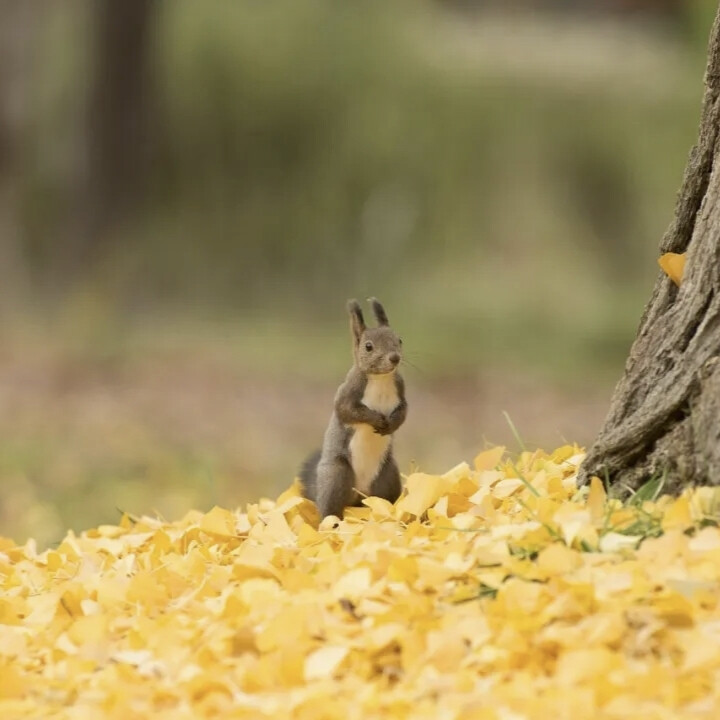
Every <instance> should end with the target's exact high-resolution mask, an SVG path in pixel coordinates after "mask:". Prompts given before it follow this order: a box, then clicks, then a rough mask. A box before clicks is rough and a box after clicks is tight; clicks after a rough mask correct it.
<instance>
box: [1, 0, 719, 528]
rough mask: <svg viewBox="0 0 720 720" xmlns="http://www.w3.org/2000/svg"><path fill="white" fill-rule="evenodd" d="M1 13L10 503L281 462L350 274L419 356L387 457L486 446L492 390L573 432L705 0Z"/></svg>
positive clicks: (646, 206) (57, 501) (204, 477)
mask: <svg viewBox="0 0 720 720" xmlns="http://www.w3.org/2000/svg"><path fill="white" fill-rule="evenodd" d="M0 9H2V17H3V22H2V24H1V25H0V284H1V286H2V290H1V292H2V297H3V302H2V304H0V333H2V338H0V438H1V439H0V479H2V480H4V481H6V483H7V484H9V485H12V486H13V487H14V488H15V489H16V493H17V497H15V499H13V498H12V497H10V498H9V499H8V498H5V500H4V503H0V510H1V511H0V518H2V517H6V518H8V517H12V518H20V519H19V520H18V521H17V523H16V524H15V525H11V526H10V530H13V528H19V530H17V531H18V532H25V531H28V529H32V528H35V527H36V526H38V525H43V523H44V527H46V528H47V527H51V526H53V523H54V526H55V527H62V526H63V525H64V524H67V523H71V522H83V523H84V522H85V521H88V522H97V517H98V515H102V514H103V513H107V512H109V511H112V512H114V509H113V507H114V505H118V504H123V503H124V504H125V509H128V510H131V511H137V510H145V509H146V505H145V503H146V502H148V498H153V497H155V495H157V497H158V498H159V504H158V506H159V507H160V508H161V509H163V510H164V511H167V512H169V511H170V510H168V508H172V509H173V511H176V510H177V509H178V508H182V507H186V506H187V505H188V504H190V503H196V504H198V503H200V502H201V498H205V497H206V496H208V497H209V495H212V494H213V493H214V497H215V499H218V500H223V501H225V502H227V503H230V502H235V501H237V500H238V498H240V497H247V496H250V495H256V494H257V493H258V492H259V490H258V487H259V486H260V483H265V484H266V485H267V484H268V483H270V486H271V487H268V490H267V492H271V490H273V491H274V490H275V489H277V488H279V487H280V486H282V484H283V483H284V482H285V480H286V479H287V477H288V476H289V475H290V474H291V473H292V471H293V468H294V466H295V463H296V462H297V458H298V457H301V456H303V455H304V454H305V451H306V449H307V445H308V443H314V442H317V441H318V437H317V436H318V433H320V432H321V431H322V427H323V426H324V422H325V420H326V418H325V415H326V414H327V408H326V407H325V405H324V403H323V402H321V401H319V400H316V395H318V393H319V395H318V397H321V398H324V397H325V396H326V395H327V396H328V397H331V396H332V392H333V391H334V388H335V385H336V382H335V381H336V379H338V376H339V375H341V374H342V373H343V372H344V371H345V369H346V367H345V366H346V364H347V358H348V350H347V347H346V337H345V332H344V331H345V322H344V314H343V307H344V301H345V299H346V298H347V297H350V296H358V297H363V296H368V295H371V294H372V295H377V296H378V297H381V298H382V299H383V301H384V302H385V304H386V305H387V306H388V308H389V310H391V312H392V320H393V324H394V325H396V326H397V327H399V328H402V329H403V334H404V335H405V336H406V337H407V338H409V341H406V345H407V346H408V348H409V352H410V353H412V354H411V355H410V357H409V359H410V360H411V361H412V362H413V363H415V364H417V365H418V366H419V367H420V369H421V370H420V371H418V374H417V375H416V376H415V377H414V378H413V377H411V378H410V381H411V384H412V387H411V389H412V388H414V389H415V393H416V394H415V395H414V397H415V405H414V406H413V407H414V408H415V414H414V415H413V413H412V412H411V417H410V420H409V422H408V427H407V429H406V435H407V446H406V448H405V449H403V447H402V445H401V447H400V448H399V452H400V457H401V460H402V459H403V457H404V459H405V461H406V462H409V460H410V458H413V459H415V460H417V461H418V462H420V463H438V464H439V463H441V462H445V461H446V459H447V461H449V462H456V460H457V456H458V453H466V452H470V451H471V450H474V449H476V448H477V445H478V443H479V442H481V439H482V436H483V435H484V434H488V433H490V434H491V436H492V439H494V440H497V441H502V439H503V436H502V435H501V432H500V431H499V430H498V424H497V422H496V420H495V418H497V417H500V420H502V418H501V413H500V411H501V410H502V409H508V410H510V411H511V414H512V415H513V417H514V418H515V419H516V420H517V422H518V424H519V425H520V427H521V429H522V428H523V427H525V428H527V429H528V433H529V439H530V440H538V441H543V440H544V439H545V438H546V435H545V434H544V433H547V432H553V433H555V435H553V437H554V438H555V437H557V435H558V434H559V433H560V432H561V431H562V432H566V433H567V434H568V435H570V436H571V437H570V439H577V440H579V441H581V442H584V441H587V440H589V439H591V438H592V436H593V433H594V430H595V428H596V427H597V423H599V419H600V417H601V416H602V413H603V412H604V403H605V402H606V397H605V394H606V393H607V392H608V388H609V385H610V383H611V382H612V380H613V378H615V377H616V376H617V373H618V368H619V367H620V366H621V364H622V361H623V359H624V357H625V354H626V351H627V348H628V347H629V344H630V342H631V339H632V337H633V333H634V330H635V325H636V322H637V317H638V311H639V308H641V307H642V304H643V302H644V300H645V298H646V296H647V293H648V290H649V287H650V286H651V284H652V281H653V278H654V277H655V274H656V264H655V257H656V254H657V241H658V238H659V237H660V235H661V233H662V231H663V229H664V227H665V226H666V224H667V221H668V208H669V207H671V203H672V197H673V196H674V194H675V191H676V188H677V185H678V182H679V178H680V176H681V172H682V167H683V165H684V161H685V157H686V153H687V148H688V147H689V146H690V144H691V142H692V140H693V138H694V133H695V128H696V125H697V117H698V112H699V102H700V94H701V87H700V86H699V84H698V83H697V78H698V77H699V75H700V73H701V68H702V66H703V62H704V48H705V44H706V40H707V34H708V30H709V27H710V22H711V20H712V15H713V12H714V9H715V3H713V2H710V0H692V1H688V2H679V1H676V2H672V1H671V0H657V1H655V2H652V1H651V0H614V1H613V2H612V3H608V2H600V1H599V0H597V1H593V0H546V1H544V2H543V1H540V0H538V1H536V2H532V1H531V0H523V1H520V0H517V1H516V2H513V3H507V2H494V1H491V0H486V1H481V0H477V1H476V2H471V1H470V0H465V1H463V2H457V1H450V0H436V1H434V2H431V1H430V0H426V1H425V2H417V0H412V1H411V0H392V1H391V2H388V1H385V2H379V1H374V0H370V1H369V2H366V3H362V4H357V3H337V2H331V1H330V0H307V1H301V2H298V0H277V2H273V3H250V2H244V3H230V2H222V1H221V0H217V1H214V2H205V3H197V2H192V1H191V0H176V1H175V2H172V3H163V4H157V3H152V2H149V0H97V1H96V2H89V1H88V0H67V2H64V3H62V4H60V5H58V4H56V3H51V2H49V0H36V1H35V2H32V3H28V2H23V0H2V2H1V4H0ZM658 78H660V79H661V81H660V82H658V81H657V79H658ZM213 383H215V384H213ZM313 383H315V385H313ZM310 387H312V388H313V389H312V392H311V391H310V390H309V389H308V388H310ZM258 388H263V391H262V392H260V391H259V390H257V389H258ZM579 388H582V390H581V391H580V390H579ZM183 393H185V394H183ZM578 393H580V395H581V399H579V400H578V399H575V398H576V397H579V396H578ZM411 394H412V393H411ZM237 398H242V402H240V401H239V400H237ZM290 398H293V399H294V400H293V402H290ZM592 398H596V399H597V398H600V400H601V402H598V403H596V405H597V407H596V405H594V404H593V403H594V402H595V401H594V400H592ZM289 408H290V409H289ZM298 408H299V409H298ZM288 415H289V416H290V417H287V416H288ZM413 423H416V425H413ZM413 428H415V429H413ZM443 438H444V439H443ZM401 442H402V439H401ZM278 447H282V448H283V449H282V451H279V450H278ZM403 453H405V455H404V456H403ZM208 478H212V481H210V480H208ZM207 483H211V485H212V486H213V487H214V488H215V490H213V493H210V492H209V491H208V492H207V493H206V492H205V490H202V489H201V488H206V484H207ZM238 487H241V488H242V492H241V491H240V490H238V489H237V488H238ZM262 487H263V488H264V487H265V485H262ZM143 488H145V489H143ZM160 488H165V489H164V490H163V489H160ZM23 493H24V494H23ZM144 493H145V494H144ZM148 493H150V494H148ZM173 493H175V495H174V497H175V498H176V499H175V500H174V501H172V502H170V500H167V498H168V497H170V495H172V494H173ZM178 493H179V494H178ZM163 498H165V500H163ZM178 498H179V499H178ZM165 501H167V502H166V503H165V504H163V502H165ZM202 502H204V500H202ZM173 503H174V504H173ZM21 508H35V509H37V508H44V509H42V511H40V510H38V513H39V515H37V517H40V518H44V520H43V521H42V522H40V520H37V518H36V519H34V520H33V519H27V518H28V517H30V516H29V515H27V513H26V510H23V509H21ZM108 508H110V510H109V509H108ZM27 512H30V511H29V510H27ZM23 513H26V515H27V517H26V515H23ZM43 513H44V514H43ZM51 515H52V517H54V518H55V519H54V520H53V521H52V522H51V521H50V520H48V518H49V517H50V516H51ZM23 517H25V519H24V520H23V519H22V518H23ZM33 517H34V516H33ZM10 530H8V531H7V532H10ZM13 531H14V530H13ZM0 532H2V530H0ZM48 532H49V531H48ZM50 534H51V533H50Z"/></svg>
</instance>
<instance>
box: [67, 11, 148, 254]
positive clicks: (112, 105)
mask: <svg viewBox="0 0 720 720" xmlns="http://www.w3.org/2000/svg"><path fill="white" fill-rule="evenodd" d="M92 11H93V14H94V19H95V25H94V30H95V37H94V38H93V40H94V67H93V76H92V77H91V85H90V92H89V102H88V106H89V107H88V110H89V118H88V133H87V145H88V148H87V149H88V152H87V173H86V184H85V187H84V198H83V200H84V202H83V204H84V206H85V218H84V220H85V232H84V233H83V237H82V242H81V244H80V247H78V248H76V250H77V251H78V254H79V256H80V257H79V258H76V260H77V261H79V263H80V264H81V265H83V266H86V265H88V264H89V265H92V264H93V262H95V261H97V260H98V259H100V258H102V255H103V253H104V251H105V249H106V246H107V245H108V244H109V243H111V242H112V238H113V234H112V230H113V228H114V227H115V226H116V224H117V223H118V222H119V221H121V220H122V219H123V218H124V217H125V215H126V214H127V213H128V212H129V211H130V210H132V209H133V206H134V205H135V203H136V201H137V200H138V198H139V197H141V195H142V190H143V181H144V178H145V175H146V171H147V161H148V150H149V145H150V142H151V139H150V130H151V124H152V123H151V119H150V115H151V113H150V93H149V90H150V84H151V75H152V73H151V66H152V57H151V51H152V45H151V43H152V30H153V20H154V12H155V8H154V3H153V2H152V0H101V1H99V2H97V3H95V4H93V5H92Z"/></svg>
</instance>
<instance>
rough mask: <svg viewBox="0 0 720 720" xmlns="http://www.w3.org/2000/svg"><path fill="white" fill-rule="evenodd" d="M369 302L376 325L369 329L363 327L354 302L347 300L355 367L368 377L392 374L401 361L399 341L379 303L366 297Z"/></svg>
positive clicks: (358, 309) (359, 313) (361, 315)
mask: <svg viewBox="0 0 720 720" xmlns="http://www.w3.org/2000/svg"><path fill="white" fill-rule="evenodd" d="M369 303H370V305H371V307H372V309H373V312H374V313H375V318H376V319H377V322H378V325H377V327H373V328H369V327H366V326H365V320H364V318H363V314H362V310H361V309H360V305H359V304H358V301H357V300H349V301H348V304H347V307H348V312H349V313H350V330H351V332H352V338H353V353H354V355H355V364H356V365H357V367H358V369H360V370H362V372H364V373H367V374H368V375H385V374H387V373H391V372H394V371H395V369H396V368H397V366H398V364H399V363H400V360H401V359H402V340H401V339H400V338H399V337H398V336H397V335H396V334H395V332H394V331H393V330H392V329H391V328H390V325H389V323H388V318H387V315H386V313H385V309H384V308H383V306H382V305H381V304H380V302H379V301H378V300H376V299H375V298H370V299H369Z"/></svg>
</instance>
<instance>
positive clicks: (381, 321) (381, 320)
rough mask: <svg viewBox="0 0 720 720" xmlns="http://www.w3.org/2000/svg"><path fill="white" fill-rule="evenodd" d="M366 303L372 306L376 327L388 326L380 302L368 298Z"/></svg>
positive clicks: (385, 314)
mask: <svg viewBox="0 0 720 720" xmlns="http://www.w3.org/2000/svg"><path fill="white" fill-rule="evenodd" d="M368 302H369V303H370V305H372V309H373V312H374V313H375V317H376V319H377V321H378V325H389V324H390V323H389V322H388V316H387V313H386V312H385V308H384V307H383V306H382V305H381V304H380V301H379V300H378V299H377V298H374V297H371V298H368Z"/></svg>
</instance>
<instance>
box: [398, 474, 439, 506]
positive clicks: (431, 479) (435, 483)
mask: <svg viewBox="0 0 720 720" xmlns="http://www.w3.org/2000/svg"><path fill="white" fill-rule="evenodd" d="M452 484H453V483H452V481H451V480H449V479H447V478H444V477H441V476H439V475H426V474H425V473H413V474H412V475H410V477H409V478H408V479H407V483H406V492H407V495H405V496H404V497H402V498H400V500H398V503H397V509H398V512H400V513H404V512H406V513H410V514H411V515H415V516H416V517H420V516H421V515H422V514H423V513H425V512H426V511H427V509H428V508H431V507H432V506H433V505H434V504H435V503H436V502H437V501H438V500H439V499H440V497H441V496H442V495H444V494H445V493H446V492H448V490H449V489H450V487H452Z"/></svg>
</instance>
